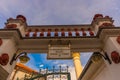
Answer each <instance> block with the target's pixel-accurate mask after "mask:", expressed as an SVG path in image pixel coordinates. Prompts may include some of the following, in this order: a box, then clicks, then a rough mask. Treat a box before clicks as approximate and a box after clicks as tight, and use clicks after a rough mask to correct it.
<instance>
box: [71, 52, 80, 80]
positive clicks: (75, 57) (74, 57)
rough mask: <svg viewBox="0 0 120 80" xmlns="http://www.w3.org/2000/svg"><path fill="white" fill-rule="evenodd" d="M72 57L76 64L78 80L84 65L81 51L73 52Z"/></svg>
mask: <svg viewBox="0 0 120 80" xmlns="http://www.w3.org/2000/svg"><path fill="white" fill-rule="evenodd" d="M72 58H73V62H74V66H75V72H76V78H77V80H78V79H79V77H80V74H81V72H82V65H81V62H80V53H79V52H74V53H72Z"/></svg>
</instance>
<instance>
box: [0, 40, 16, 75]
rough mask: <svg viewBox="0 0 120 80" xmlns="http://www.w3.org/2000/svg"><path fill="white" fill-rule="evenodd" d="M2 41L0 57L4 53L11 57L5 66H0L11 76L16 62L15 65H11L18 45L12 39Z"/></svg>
mask: <svg viewBox="0 0 120 80" xmlns="http://www.w3.org/2000/svg"><path fill="white" fill-rule="evenodd" d="M2 40H3V44H2V45H1V46H0V55H1V54H3V53H7V54H8V55H9V62H8V64H7V65H5V66H2V65H0V66H2V67H3V68H4V69H5V70H6V71H7V72H8V73H9V74H11V72H12V71H13V69H14V66H15V64H16V62H14V63H13V65H10V64H9V63H10V60H11V59H12V57H13V54H14V53H15V52H16V45H15V42H14V40H13V39H12V38H11V39H2Z"/></svg>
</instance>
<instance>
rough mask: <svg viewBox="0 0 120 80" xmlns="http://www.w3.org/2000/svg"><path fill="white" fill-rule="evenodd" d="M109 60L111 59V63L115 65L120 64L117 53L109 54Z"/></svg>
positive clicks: (119, 56)
mask: <svg viewBox="0 0 120 80" xmlns="http://www.w3.org/2000/svg"><path fill="white" fill-rule="evenodd" d="M111 59H112V61H113V62H114V63H115V64H118V63H120V55H119V53H118V52H117V51H113V52H112V53H111Z"/></svg>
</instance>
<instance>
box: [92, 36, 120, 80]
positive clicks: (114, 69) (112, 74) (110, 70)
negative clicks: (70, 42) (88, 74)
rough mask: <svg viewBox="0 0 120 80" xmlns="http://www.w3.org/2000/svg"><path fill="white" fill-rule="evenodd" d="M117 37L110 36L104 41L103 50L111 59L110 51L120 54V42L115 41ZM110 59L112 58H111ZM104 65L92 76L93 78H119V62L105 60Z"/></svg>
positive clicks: (115, 79)
mask: <svg viewBox="0 0 120 80" xmlns="http://www.w3.org/2000/svg"><path fill="white" fill-rule="evenodd" d="M116 38H117V37H110V38H109V39H108V40H107V41H106V43H105V47H104V49H105V51H106V52H107V54H108V55H109V58H110V59H111V52H112V51H114V50H115V51H117V52H119V54H120V44H118V43H117V41H116ZM111 60H112V59H111ZM105 64H106V67H104V68H103V69H102V71H101V72H100V73H99V74H98V75H97V76H96V77H95V78H94V80H120V63H119V64H115V63H114V62H112V64H109V63H108V61H106V60H105Z"/></svg>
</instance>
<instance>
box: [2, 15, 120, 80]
mask: <svg viewBox="0 0 120 80" xmlns="http://www.w3.org/2000/svg"><path fill="white" fill-rule="evenodd" d="M19 51H22V52H27V53H29V52H39V53H46V54H47V58H48V59H73V60H74V65H75V71H76V77H77V79H78V78H79V77H80V74H81V72H82V66H81V63H80V54H79V53H80V52H89V51H90V52H95V54H102V56H104V58H105V59H106V60H108V61H104V63H105V65H106V67H107V68H108V69H109V71H108V73H109V72H112V71H116V72H117V74H113V73H111V74H110V76H112V78H114V77H117V78H118V77H119V76H117V75H118V74H119V73H120V71H119V70H118V71H117V69H119V67H115V66H118V65H119V66H120V64H118V63H119V62H120V60H119V59H120V58H119V52H120V28H119V27H115V26H114V25H113V20H112V18H111V17H109V16H105V17H104V16H103V15H101V14H96V15H95V16H94V18H93V20H92V23H91V24H87V25H41V26H39V25H32V26H30V25H27V23H26V18H25V17H24V16H22V15H18V16H17V17H16V19H13V18H9V19H8V20H7V23H6V24H5V27H4V29H0V55H1V56H0V64H1V65H0V67H1V68H0V69H1V70H3V73H0V75H1V76H0V77H1V78H6V79H8V80H9V76H10V74H11V72H12V71H13V69H14V66H15V64H16V61H15V60H14V61H12V63H11V64H10V61H11V59H12V58H13V56H15V54H16V55H18V54H19ZM99 56H101V55H99ZM106 57H107V58H106ZM94 58H95V57H94ZM95 59H96V58H95ZM111 60H112V61H113V62H112V63H111ZM8 61H9V62H8ZM116 64H118V65H116ZM110 68H112V69H110ZM114 73H115V72H114ZM117 78H116V79H117ZM92 80H93V79H92ZM106 80H107V79H106ZM109 80H113V79H109Z"/></svg>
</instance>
